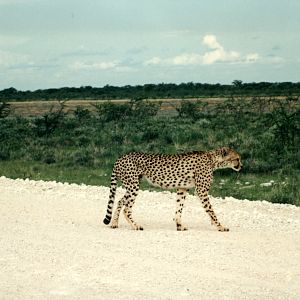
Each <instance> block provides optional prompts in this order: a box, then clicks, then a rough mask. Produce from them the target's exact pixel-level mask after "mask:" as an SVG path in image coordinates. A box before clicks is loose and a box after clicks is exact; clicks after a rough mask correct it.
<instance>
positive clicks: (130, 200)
mask: <svg viewBox="0 0 300 300" xmlns="http://www.w3.org/2000/svg"><path fill="white" fill-rule="evenodd" d="M131 190H132V192H129V193H128V194H129V197H128V198H127V201H126V202H125V208H124V211H123V213H124V217H125V219H126V220H127V222H128V223H129V224H130V226H131V227H132V228H133V229H134V230H144V228H143V227H142V226H140V225H138V224H137V223H136V222H135V221H134V220H133V218H132V207H133V205H134V202H135V198H136V197H137V194H138V190H139V184H135V186H134V187H133V188H131ZM134 190H135V191H134Z"/></svg>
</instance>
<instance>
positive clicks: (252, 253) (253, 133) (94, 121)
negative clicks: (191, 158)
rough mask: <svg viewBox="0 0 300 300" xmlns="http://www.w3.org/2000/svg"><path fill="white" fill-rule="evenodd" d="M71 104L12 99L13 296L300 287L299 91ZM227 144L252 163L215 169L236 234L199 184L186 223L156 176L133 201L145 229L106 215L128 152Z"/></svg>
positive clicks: (3, 197)
mask: <svg viewBox="0 0 300 300" xmlns="http://www.w3.org/2000/svg"><path fill="white" fill-rule="evenodd" d="M77 104H78V103H77ZM28 105H29V104H28ZM66 105H67V102H66V103H63V102H60V103H59V102H57V105H56V106H55V107H54V106H53V107H52V108H51V107H47V109H46V110H45V111H42V110H40V111H39V110H37V112H35V113H32V112H31V113H27V114H26V113H24V110H23V114H22V113H21V114H20V115H19V116H17V115H16V112H17V109H16V110H15V114H10V115H9V114H8V110H6V111H5V110H3V111H2V118H0V175H5V176H7V177H10V178H15V179H16V178H19V179H16V180H12V179H8V178H6V177H0V191H1V193H0V211H1V218H0V226H1V231H0V243H1V247H0V257H1V258H0V269H1V272H0V298H3V299H83V298H85V299H108V298H112V299H133V298H134V299H184V298H189V299H211V298H216V299H295V300H296V299H299V296H300V289H299V281H300V265H299V261H300V248H299V245H300V240H299V237H300V234H299V233H300V223H299V219H300V209H299V207H297V206H295V205H298V206H299V204H300V196H299V193H300V192H299V182H300V176H299V170H300V153H299V151H300V147H299V146H300V140H299V137H300V135H299V128H300V125H299V120H300V117H299V99H298V98H295V97H287V98H283V99H273V98H270V99H267V98H248V99H244V98H231V99H229V100H227V101H221V102H220V103H214V104H211V103H210V104H206V103H205V102H203V101H200V102H195V101H179V102H176V103H174V102H173V103H171V104H170V107H169V108H168V109H163V110H161V109H160V107H161V106H160V104H159V103H157V102H151V101H129V102H124V103H122V104H118V105H116V104H114V103H112V102H104V103H102V105H100V104H99V103H94V106H90V104H89V105H88V106H86V105H85V106H77V105H76V106H75V107H73V108H72V109H69V108H66ZM36 107H37V106H36ZM36 107H35V109H36ZM165 107H166V105H165ZM6 108H7V107H6ZM170 108H173V109H172V112H170ZM23 109H24V108H23ZM21 111H22V110H21ZM67 111H68V112H67ZM29 115H31V116H29ZM224 145H229V146H231V147H232V148H234V149H236V150H237V151H238V152H240V154H241V156H242V160H243V165H244V167H243V170H242V172H240V173H235V172H233V171H232V170H223V171H219V172H216V174H215V180H214V184H213V187H212V190H211V195H212V196H211V202H212V204H213V207H214V210H215V212H216V214H217V216H218V218H219V219H220V221H221V222H222V224H224V225H225V226H228V227H229V228H230V231H229V232H228V233H220V232H218V231H216V229H215V228H214V227H212V226H211V225H210V222H209V219H208V217H207V215H206V214H205V212H204V210H203V208H202V207H201V204H200V203H199V200H198V199H197V197H196V196H194V195H193V191H191V194H190V195H189V196H188V197H187V201H186V205H185V209H184V212H183V221H184V223H185V224H186V225H188V227H189V230H188V231H186V232H177V231H176V230H175V225H174V221H173V220H172V219H173V217H174V212H175V197H176V196H175V194H174V193H170V192H157V191H153V189H152V191H149V189H150V187H149V186H148V185H147V184H146V183H145V182H143V184H142V188H143V189H146V190H144V191H141V192H140V194H139V196H138V198H137V201H136V205H135V207H134V217H135V219H136V220H137V221H138V222H139V223H140V224H141V225H144V228H145V231H142V232H136V231H133V230H131V229H130V228H129V226H128V224H127V223H126V222H124V219H122V217H123V216H121V221H120V228H119V229H116V230H112V229H111V228H109V227H106V226H104V225H103V223H102V219H103V217H104V215H105V210H106V205H107V200H108V187H107V186H108V185H109V181H110V172H111V169H112V166H113V163H114V161H115V159H116V158H117V157H119V156H120V155H122V154H125V153H127V152H129V151H146V152H161V153H180V152H184V151H191V150H208V149H214V148H217V147H220V146H224ZM20 178H24V179H25V178H27V179H26V180H22V179H20ZM28 178H30V179H34V180H39V181H33V180H29V179H28ZM49 180H50V181H49ZM51 180H55V181H56V182H53V181H52V182H51ZM58 181H60V182H58ZM66 182H69V183H71V184H68V183H66ZM74 183H80V184H81V185H76V184H74ZM83 183H85V184H90V185H91V186H87V185H85V184H83ZM101 185H104V186H106V187H104V186H101ZM123 193H124V190H123V189H121V188H118V190H117V198H120V197H121V195H122V194H123ZM228 196H230V197H228ZM233 197H235V198H238V199H250V200H268V201H269V202H266V201H249V200H237V199H235V198H233ZM270 202H275V203H277V204H273V203H270ZM278 203H285V204H278ZM291 204H294V205H291Z"/></svg>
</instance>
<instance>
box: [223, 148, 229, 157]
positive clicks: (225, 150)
mask: <svg viewBox="0 0 300 300" xmlns="http://www.w3.org/2000/svg"><path fill="white" fill-rule="evenodd" d="M228 154H229V149H228V148H227V147H223V148H222V149H221V155H222V157H225V156H227V155H228Z"/></svg>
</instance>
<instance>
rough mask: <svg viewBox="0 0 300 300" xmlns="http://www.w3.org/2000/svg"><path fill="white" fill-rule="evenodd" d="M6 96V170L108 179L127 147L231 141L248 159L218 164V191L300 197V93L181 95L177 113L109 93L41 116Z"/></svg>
mask: <svg viewBox="0 0 300 300" xmlns="http://www.w3.org/2000/svg"><path fill="white" fill-rule="evenodd" d="M1 103H2V106H0V176H1V175H4V176H7V177H10V178H30V179H35V180H39V179H41V180H56V181H62V182H76V183H85V184H92V185H107V186H108V185H109V183H110V174H111V169H112V167H113V163H114V161H115V160H116V159H117V158H118V157H119V156H120V155H123V154H125V153H127V152H130V151H145V152H152V153H158V152H159V153H181V152H186V151H192V150H209V149H215V148H217V147H221V146H225V145H226V146H230V147H232V148H234V149H235V150H237V151H238V152H239V153H240V154H241V157H242V161H243V165H244V167H243V170H242V171H241V172H240V173H235V172H234V171H231V170H220V171H217V172H216V174H215V181H214V184H213V187H212V191H211V193H212V194H213V195H214V196H222V197H224V196H233V197H236V198H239V199H250V200H258V199H259V200H267V201H271V202H278V203H290V204H296V205H300V187H299V182H300V110H299V97H295V96H287V97H284V98H283V99H276V98H272V97H269V98H266V97H264V98H261V97H252V98H249V97H248V98H247V99H246V98H245V97H243V96H239V97H228V99H227V100H226V101H224V102H222V103H219V104H216V105H213V106H212V105H208V104H207V103H203V102H192V101H188V100H182V101H179V102H178V103H177V104H176V105H175V107H174V108H175V110H176V114H174V115H168V114H161V111H160V104H159V103H154V102H149V101H147V100H142V99H140V98H136V100H132V101H130V102H128V103H123V104H114V103H112V102H110V101H106V102H103V103H102V104H97V105H94V107H93V113H92V112H91V110H89V109H86V108H82V107H77V108H76V110H75V111H73V112H72V113H66V112H65V111H64V105H65V102H59V106H58V108H57V107H56V108H55V109H51V110H49V111H48V112H47V113H45V114H43V115H41V116H35V117H15V116H14V117H12V116H10V115H9V106H8V105H5V102H0V104H1ZM1 107H3V108H2V110H1ZM142 188H150V187H149V186H148V185H147V184H146V182H143V184H142ZM191 192H193V191H191Z"/></svg>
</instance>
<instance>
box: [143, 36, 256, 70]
mask: <svg viewBox="0 0 300 300" xmlns="http://www.w3.org/2000/svg"><path fill="white" fill-rule="evenodd" d="M202 44H203V45H205V46H206V47H208V48H209V50H208V51H206V52H204V54H199V53H183V54H180V55H177V56H175V57H170V58H160V57H153V58H151V59H149V60H147V61H146V62H145V65H148V66H149V65H175V66H188V65H211V64H213V63H217V62H223V63H254V62H256V61H257V60H258V59H259V55H258V54H257V53H249V54H246V55H242V54H241V53H239V52H237V51H233V50H230V51H228V50H225V49H224V47H223V46H222V45H221V44H220V43H219V42H218V41H217V38H216V36H215V35H211V34H209V35H205V36H204V37H203V40H202Z"/></svg>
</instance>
